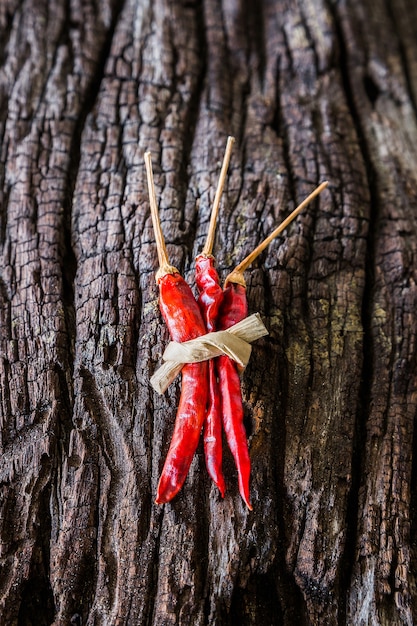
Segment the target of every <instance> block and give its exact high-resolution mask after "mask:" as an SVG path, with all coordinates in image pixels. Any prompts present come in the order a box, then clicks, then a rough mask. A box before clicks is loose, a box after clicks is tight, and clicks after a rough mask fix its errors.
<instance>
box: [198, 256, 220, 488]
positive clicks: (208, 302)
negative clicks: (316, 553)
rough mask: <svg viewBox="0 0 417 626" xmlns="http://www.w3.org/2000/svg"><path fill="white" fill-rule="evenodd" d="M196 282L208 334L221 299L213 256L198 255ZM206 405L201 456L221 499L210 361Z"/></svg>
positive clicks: (213, 376) (216, 393) (217, 402)
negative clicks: (207, 400)
mask: <svg viewBox="0 0 417 626" xmlns="http://www.w3.org/2000/svg"><path fill="white" fill-rule="evenodd" d="M195 270H196V272H195V280H196V284H197V289H198V291H199V292H200V295H199V298H198V304H199V307H200V310H201V314H202V316H203V318H204V320H205V323H206V327H207V331H209V332H212V331H214V330H216V320H217V316H218V313H219V308H220V305H221V303H222V300H223V290H222V288H221V286H220V284H219V283H220V281H219V276H218V274H217V271H216V269H215V267H214V259H213V257H206V256H203V255H199V256H198V257H197V258H196V260H195ZM208 367H209V404H208V409H207V415H206V419H205V421H204V456H205V459H206V467H207V471H208V473H209V475H210V477H211V479H212V480H213V482H214V483H215V485H217V487H218V489H219V491H220V493H221V495H222V498H224V494H225V491H226V483H225V481H224V476H223V471H222V460H223V452H222V419H221V403H220V390H219V386H218V382H217V372H216V364H215V361H214V359H210V361H209V364H208Z"/></svg>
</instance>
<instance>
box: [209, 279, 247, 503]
mask: <svg viewBox="0 0 417 626" xmlns="http://www.w3.org/2000/svg"><path fill="white" fill-rule="evenodd" d="M247 314H248V305H247V300H246V289H245V287H243V286H242V285H240V284H237V283H229V284H228V285H227V287H226V288H225V290H224V292H223V302H222V305H221V308H220V311H219V317H218V321H217V327H218V329H219V330H227V329H228V328H230V327H231V326H233V325H234V324H237V322H240V320H243V319H244V318H245V317H246V316H247ZM216 365H217V373H218V376H219V387H220V397H221V409H222V417H223V428H224V431H225V433H226V439H227V443H228V445H229V448H230V451H231V453H232V455H233V458H234V460H235V464H236V468H237V472H238V482H239V492H240V495H241V496H242V498H243V500H244V501H245V503H246V506H247V507H248V509H250V510H252V505H251V503H250V496H249V478H250V457H249V450H248V443H247V439H246V430H245V426H244V423H243V417H244V413H243V403H242V394H241V389H240V378H239V374H238V371H237V367H236V364H235V363H234V362H233V361H232V360H231V359H230V358H229V357H227V356H219V357H217V359H216Z"/></svg>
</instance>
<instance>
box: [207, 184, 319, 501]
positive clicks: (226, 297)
mask: <svg viewBox="0 0 417 626" xmlns="http://www.w3.org/2000/svg"><path fill="white" fill-rule="evenodd" d="M327 184H328V183H327V182H324V183H322V184H321V185H320V186H319V187H317V189H315V190H314V191H313V193H311V194H310V195H309V196H308V197H307V198H306V199H305V200H304V201H303V202H302V203H301V204H300V205H299V206H298V207H297V208H296V209H294V211H293V212H292V213H291V214H290V215H289V216H288V217H287V218H286V219H285V220H284V221H283V222H282V223H281V224H280V225H279V226H278V227H277V228H276V229H275V230H274V231H273V232H272V233H271V234H270V235H269V237H267V238H266V239H265V240H264V241H263V242H262V243H261V244H260V245H259V246H257V248H255V250H253V252H252V253H251V254H249V255H248V256H247V257H246V258H245V259H244V260H243V261H242V262H241V263H239V265H238V266H237V267H236V268H235V269H234V270H233V272H231V273H230V274H229V275H228V276H227V278H226V281H225V287H224V292H223V302H222V305H221V308H220V312H219V317H218V321H217V328H218V329H219V330H226V329H227V328H230V327H231V326H233V325H234V324H237V322H240V320H242V319H244V318H245V317H246V316H247V312H248V305H247V299H246V284H245V279H244V276H243V273H244V271H245V270H246V269H247V268H248V267H249V265H250V264H251V263H252V262H253V261H254V260H255V258H256V257H257V256H258V255H259V254H260V253H261V252H262V251H263V250H264V249H265V248H266V247H267V246H268V245H269V243H270V242H271V241H272V240H273V239H274V238H275V237H277V236H278V235H279V234H280V233H281V232H282V231H283V230H285V228H286V227H287V226H288V224H289V223H290V222H291V221H292V220H293V219H294V218H295V217H296V216H297V215H298V214H299V213H300V212H301V211H302V209H303V208H304V207H305V206H306V205H307V204H308V203H309V202H311V200H312V199H313V198H315V197H316V196H317V195H318V194H319V193H320V192H321V191H323V189H324V188H325V187H327ZM217 362H218V366H217V372H218V376H219V381H220V394H221V402H222V415H223V427H224V430H225V433H226V439H227V442H228V444H229V447H230V450H231V452H232V455H233V457H234V459H235V463H236V468H237V470H238V481H239V491H240V494H241V496H242V498H243V499H244V501H245V503H246V505H247V506H248V508H249V509H252V506H251V504H250V499H249V479H250V457H249V451H248V445H247V440H246V431H245V427H244V422H243V418H244V413H243V403H242V396H241V389H240V379H239V374H238V371H237V367H236V365H235V363H233V362H232V361H231V359H229V357H226V356H220V357H218V358H217Z"/></svg>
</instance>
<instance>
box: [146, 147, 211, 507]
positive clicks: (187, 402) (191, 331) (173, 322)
mask: <svg viewBox="0 0 417 626" xmlns="http://www.w3.org/2000/svg"><path fill="white" fill-rule="evenodd" d="M145 164H146V173H147V181H148V189H149V201H150V207H151V216H152V223H153V228H154V232H155V239H156V245H157V250H158V260H159V270H158V272H157V274H156V281H157V284H158V286H159V307H160V310H161V314H162V317H163V318H164V320H165V323H166V325H167V327H168V330H169V332H170V335H171V338H172V339H173V340H174V341H179V342H182V341H187V340H189V339H194V338H195V337H199V336H200V335H204V334H205V333H206V327H205V324H204V321H203V318H202V316H201V313H200V309H199V307H198V304H197V302H196V300H195V298H194V295H193V292H192V291H191V289H190V287H189V286H188V284H187V283H186V281H185V280H184V279H183V278H182V276H181V275H180V274H179V272H178V270H177V269H176V268H175V267H172V265H170V264H169V262H168V253H167V250H166V246H165V241H164V237H163V234H162V230H161V225H160V222H159V217H158V208H157V204H156V198H155V188H154V183H153V173H152V161H151V155H150V153H149V152H147V153H146V154H145ZM207 398H208V364H207V362H201V363H190V364H186V365H184V367H183V368H182V385H181V396H180V400H179V404H178V410H177V416H176V420H175V426H174V432H173V435H172V440H171V444H170V447H169V450H168V454H167V457H166V460H165V463H164V467H163V470H162V473H161V477H160V479H159V484H158V490H157V496H156V500H155V502H156V503H157V504H162V503H164V502H169V501H170V500H171V499H172V498H173V497H174V496H175V495H176V494H177V493H178V491H179V490H180V489H181V487H182V485H183V483H184V481H185V478H186V476H187V474H188V470H189V468H190V465H191V461H192V459H193V456H194V453H195V451H196V448H197V445H198V441H199V438H200V433H201V429H202V425H203V422H204V418H205V415H206V408H207Z"/></svg>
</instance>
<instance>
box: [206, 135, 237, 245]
mask: <svg viewBox="0 0 417 626" xmlns="http://www.w3.org/2000/svg"><path fill="white" fill-rule="evenodd" d="M234 143H235V138H234V137H228V138H227V144H226V150H225V153H224V157H223V163H222V169H221V170H220V177H219V182H218V184H217V189H216V195H215V196H214V202H213V207H212V209H211V216H210V224H209V229H208V233H207V239H206V244H205V246H204V248H203V251H202V253H201V254H202V255H203V256H210V255H211V253H212V251H213V245H214V235H215V232H216V223H217V216H218V213H219V207H220V200H221V197H222V193H223V188H224V183H225V181H226V175H227V170H228V168H229V163H230V156H231V154H232V150H233V144H234Z"/></svg>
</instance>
